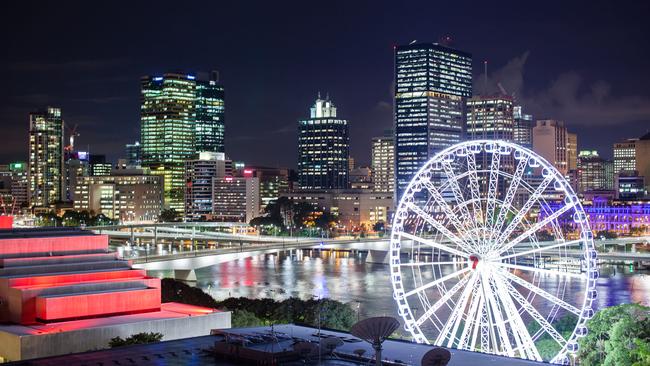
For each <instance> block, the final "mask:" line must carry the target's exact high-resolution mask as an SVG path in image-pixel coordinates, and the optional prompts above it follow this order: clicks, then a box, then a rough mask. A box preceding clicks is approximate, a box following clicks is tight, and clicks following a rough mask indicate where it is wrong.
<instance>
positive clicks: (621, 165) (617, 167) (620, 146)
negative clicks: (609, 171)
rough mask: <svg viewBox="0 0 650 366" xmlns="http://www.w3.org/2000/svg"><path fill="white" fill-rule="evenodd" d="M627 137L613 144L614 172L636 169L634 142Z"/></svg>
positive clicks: (628, 171) (626, 171) (627, 171)
mask: <svg viewBox="0 0 650 366" xmlns="http://www.w3.org/2000/svg"><path fill="white" fill-rule="evenodd" d="M638 140H639V139H627V140H625V141H621V142H617V143H615V144H614V174H619V173H631V172H634V171H636V142H637V141H638Z"/></svg>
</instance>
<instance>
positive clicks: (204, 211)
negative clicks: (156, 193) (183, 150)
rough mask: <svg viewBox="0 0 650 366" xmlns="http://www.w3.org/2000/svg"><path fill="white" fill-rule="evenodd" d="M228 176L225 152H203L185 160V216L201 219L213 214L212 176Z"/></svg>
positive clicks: (189, 218)
mask: <svg viewBox="0 0 650 366" xmlns="http://www.w3.org/2000/svg"><path fill="white" fill-rule="evenodd" d="M225 176H226V159H225V156H224V154H223V153H215V152H202V153H199V157H198V159H193V160H187V161H185V218H186V219H187V220H200V219H206V218H209V217H210V216H211V215H212V178H223V177H225Z"/></svg>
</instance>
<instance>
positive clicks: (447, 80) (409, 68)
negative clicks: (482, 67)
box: [395, 43, 472, 200]
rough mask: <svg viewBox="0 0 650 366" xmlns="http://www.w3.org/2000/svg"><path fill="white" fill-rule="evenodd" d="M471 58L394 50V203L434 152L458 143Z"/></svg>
mask: <svg viewBox="0 0 650 366" xmlns="http://www.w3.org/2000/svg"><path fill="white" fill-rule="evenodd" d="M471 96H472V56H471V55H470V54H469V53H466V52H462V51H458V50H455V49H452V48H449V47H445V46H442V45H439V44H435V43H411V44H409V45H402V46H397V47H396V48H395V176H396V186H397V192H396V199H397V200H399V198H400V197H401V193H402V191H403V190H404V189H406V186H407V185H408V183H409V181H410V180H411V178H412V177H413V175H414V174H415V173H416V172H417V170H418V169H419V168H420V167H421V166H422V165H424V163H425V162H426V161H427V160H429V158H431V157H432V156H433V155H434V154H435V153H437V152H438V151H440V150H442V149H444V148H446V147H449V146H451V145H453V144H455V143H457V142H460V140H461V136H462V134H463V128H464V124H465V100H466V98H469V97H471Z"/></svg>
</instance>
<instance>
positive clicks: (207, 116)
mask: <svg viewBox="0 0 650 366" xmlns="http://www.w3.org/2000/svg"><path fill="white" fill-rule="evenodd" d="M217 79H218V73H217V72H216V71H213V72H211V73H210V74H209V75H206V74H204V73H199V75H198V76H194V75H190V74H185V73H177V72H171V73H166V74H163V76H145V77H143V78H142V94H141V97H142V106H141V111H140V113H141V121H142V126H141V129H142V130H141V142H142V146H141V151H142V166H143V167H146V168H149V169H151V172H152V174H159V175H162V176H164V185H165V205H166V206H168V207H170V208H174V209H176V210H177V211H183V206H184V202H183V191H184V179H183V172H184V166H183V162H184V161H185V160H190V159H193V158H195V157H196V156H197V154H198V153H199V152H201V151H208V152H224V99H223V98H224V89H223V87H222V86H221V85H219V84H217V81H218V80H217Z"/></svg>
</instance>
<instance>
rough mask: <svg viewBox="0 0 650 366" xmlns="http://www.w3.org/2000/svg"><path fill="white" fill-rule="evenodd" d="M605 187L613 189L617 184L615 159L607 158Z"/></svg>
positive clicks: (605, 163)
mask: <svg viewBox="0 0 650 366" xmlns="http://www.w3.org/2000/svg"><path fill="white" fill-rule="evenodd" d="M604 168H605V187H604V188H605V189H609V190H613V189H614V187H615V184H616V178H615V174H614V161H612V160H605V162H604Z"/></svg>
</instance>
